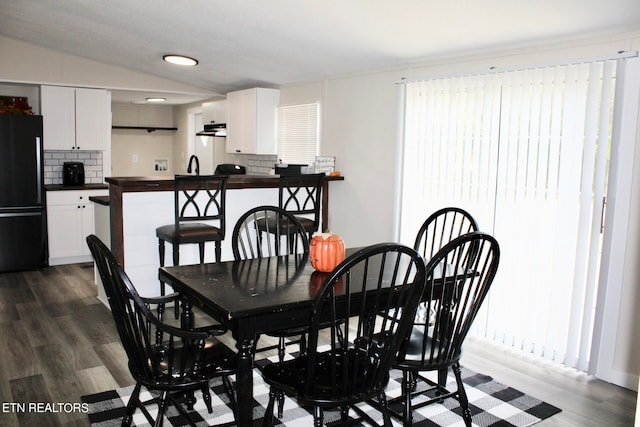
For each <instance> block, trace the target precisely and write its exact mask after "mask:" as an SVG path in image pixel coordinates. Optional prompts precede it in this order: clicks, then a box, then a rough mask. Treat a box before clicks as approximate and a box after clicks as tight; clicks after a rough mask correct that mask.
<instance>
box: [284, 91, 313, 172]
mask: <svg viewBox="0 0 640 427" xmlns="http://www.w3.org/2000/svg"><path fill="white" fill-rule="evenodd" d="M319 143H320V104H318V103H312V104H297V105H287V106H283V107H280V108H279V109H278V159H279V160H282V162H283V163H297V164H306V165H311V164H313V162H315V159H316V156H317V155H318V146H319Z"/></svg>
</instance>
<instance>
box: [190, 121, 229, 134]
mask: <svg viewBox="0 0 640 427" xmlns="http://www.w3.org/2000/svg"><path fill="white" fill-rule="evenodd" d="M196 135H198V136H227V124H226V123H209V124H206V125H204V129H203V130H201V131H200V132H198V133H196Z"/></svg>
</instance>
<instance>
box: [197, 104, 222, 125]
mask: <svg viewBox="0 0 640 427" xmlns="http://www.w3.org/2000/svg"><path fill="white" fill-rule="evenodd" d="M210 123H216V124H217V123H227V101H226V100H223V101H212V102H205V103H203V104H202V124H203V125H208V124H210Z"/></svg>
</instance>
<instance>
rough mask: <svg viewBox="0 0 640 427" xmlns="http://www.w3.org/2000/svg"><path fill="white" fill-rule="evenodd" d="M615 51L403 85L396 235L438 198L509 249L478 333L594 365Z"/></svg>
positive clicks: (411, 231)
mask: <svg viewBox="0 0 640 427" xmlns="http://www.w3.org/2000/svg"><path fill="white" fill-rule="evenodd" d="M615 70H616V63H615V61H597V62H592V63H581V64H572V65H561V66H553V67H542V68H533V69H527V70H517V71H508V72H500V73H492V74H486V75H476V76H464V77H453V78H442V79H434V80H428V81H419V82H412V83H407V84H406V94H405V100H406V101H405V129H404V135H405V137H404V149H403V152H404V160H403V172H402V174H403V176H402V182H403V194H402V198H401V207H400V212H401V213H400V216H401V224H402V225H401V229H400V239H401V241H403V242H405V243H412V242H413V240H414V236H415V233H416V231H417V230H418V228H419V226H420V224H421V222H422V221H423V220H424V219H425V218H426V217H427V216H428V215H429V214H430V213H431V212H433V211H435V210H436V209H439V208H441V207H443V206H460V207H462V208H464V209H467V210H468V211H469V212H471V213H472V215H473V216H474V217H475V218H476V220H477V221H478V223H479V225H480V228H481V229H482V230H484V231H488V232H491V233H492V234H494V235H495V236H496V238H497V239H498V241H499V242H500V245H501V248H502V251H501V252H502V254H503V255H502V258H501V263H500V268H499V271H498V276H497V278H496V280H495V282H494V284H493V287H492V290H491V292H490V294H489V298H488V300H487V301H486V303H485V305H484V307H483V311H482V313H481V315H480V316H479V318H478V319H477V321H476V323H475V325H474V327H475V330H474V333H476V334H478V335H481V336H484V337H487V338H489V339H492V340H495V341H498V342H500V343H503V344H506V345H508V346H510V347H513V348H516V349H519V350H522V351H525V352H527V353H531V354H535V355H538V356H540V357H544V358H546V359H549V360H554V361H557V362H560V363H563V364H564V365H566V366H570V367H575V368H578V369H580V370H587V369H588V362H589V354H590V347H591V339H592V333H593V332H592V331H593V316H594V310H595V296H596V292H597V278H598V271H599V270H598V269H599V265H600V261H599V259H600V249H601V230H600V224H601V223H602V215H603V203H604V195H605V194H606V192H605V190H606V181H607V172H608V159H609V149H610V140H611V126H612V114H613V111H612V110H613V93H614V91H613V89H614V85H615Z"/></svg>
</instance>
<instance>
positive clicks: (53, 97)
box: [40, 86, 111, 151]
mask: <svg viewBox="0 0 640 427" xmlns="http://www.w3.org/2000/svg"><path fill="white" fill-rule="evenodd" d="M40 107H41V108H40V109H41V114H42V117H43V132H44V148H45V150H97V151H102V150H109V148H110V145H111V93H110V92H109V91H107V90H103V89H85V88H73V87H63V86H41V87H40Z"/></svg>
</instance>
